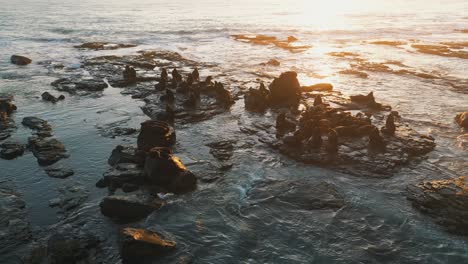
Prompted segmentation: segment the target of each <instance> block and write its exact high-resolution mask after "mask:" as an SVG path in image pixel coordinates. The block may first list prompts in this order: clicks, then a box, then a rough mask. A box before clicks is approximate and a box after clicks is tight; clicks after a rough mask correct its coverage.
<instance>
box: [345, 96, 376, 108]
mask: <svg viewBox="0 0 468 264" xmlns="http://www.w3.org/2000/svg"><path fill="white" fill-rule="evenodd" d="M350 99H351V101H352V102H355V103H358V104H362V105H366V106H367V107H370V108H374V109H382V108H383V106H382V104H380V103H377V102H376V101H375V98H374V92H370V93H369V94H367V95H352V96H350Z"/></svg>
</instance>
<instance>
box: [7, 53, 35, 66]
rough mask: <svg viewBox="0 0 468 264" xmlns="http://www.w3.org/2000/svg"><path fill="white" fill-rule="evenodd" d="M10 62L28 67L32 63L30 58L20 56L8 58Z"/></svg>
mask: <svg viewBox="0 0 468 264" xmlns="http://www.w3.org/2000/svg"><path fill="white" fill-rule="evenodd" d="M10 61H11V63H13V64H16V65H28V64H30V63H31V62H32V60H31V59H30V58H27V57H25V56H21V55H12V56H11V57H10Z"/></svg>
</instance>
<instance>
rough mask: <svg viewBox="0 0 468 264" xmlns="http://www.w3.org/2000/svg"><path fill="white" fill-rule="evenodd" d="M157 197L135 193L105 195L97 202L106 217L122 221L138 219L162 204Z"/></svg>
mask: <svg viewBox="0 0 468 264" xmlns="http://www.w3.org/2000/svg"><path fill="white" fill-rule="evenodd" d="M163 204H164V202H163V201H162V200H160V199H159V198H153V197H149V196H145V197H140V196H137V195H130V196H122V195H112V196H107V197H105V198H104V199H103V200H102V202H101V203H100V204H99V206H100V208H101V213H102V214H103V215H105V216H107V217H111V218H116V219H119V220H123V221H137V220H140V219H142V218H144V217H146V216H148V215H149V214H151V213H152V212H153V211H155V210H158V209H159V208H160V207H161V206H163Z"/></svg>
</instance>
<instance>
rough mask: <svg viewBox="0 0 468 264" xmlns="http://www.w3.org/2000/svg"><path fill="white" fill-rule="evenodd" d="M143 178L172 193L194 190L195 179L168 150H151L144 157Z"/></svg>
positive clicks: (158, 148) (157, 148)
mask: <svg viewBox="0 0 468 264" xmlns="http://www.w3.org/2000/svg"><path fill="white" fill-rule="evenodd" d="M144 176H145V177H146V179H147V180H148V181H149V182H151V183H153V184H156V185H158V186H162V187H164V188H166V189H167V190H168V191H170V192H173V193H185V192H189V191H192V190H194V189H195V188H196V184H197V178H196V177H195V175H194V174H193V173H192V172H190V171H189V170H187V168H186V167H185V166H184V164H183V163H182V161H181V160H180V159H179V158H177V157H175V156H174V155H172V151H171V150H170V149H168V148H160V147H156V148H152V149H151V150H150V151H149V152H148V153H147V156H146V160H145V167H144Z"/></svg>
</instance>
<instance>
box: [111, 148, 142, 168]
mask: <svg viewBox="0 0 468 264" xmlns="http://www.w3.org/2000/svg"><path fill="white" fill-rule="evenodd" d="M107 162H108V163H109V165H111V166H115V165H117V164H120V163H135V164H141V165H143V163H144V162H145V155H144V152H141V151H139V150H137V149H136V148H135V147H133V146H121V145H118V146H117V147H115V148H114V149H113V150H112V153H111V156H110V157H109V159H108V161H107Z"/></svg>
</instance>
